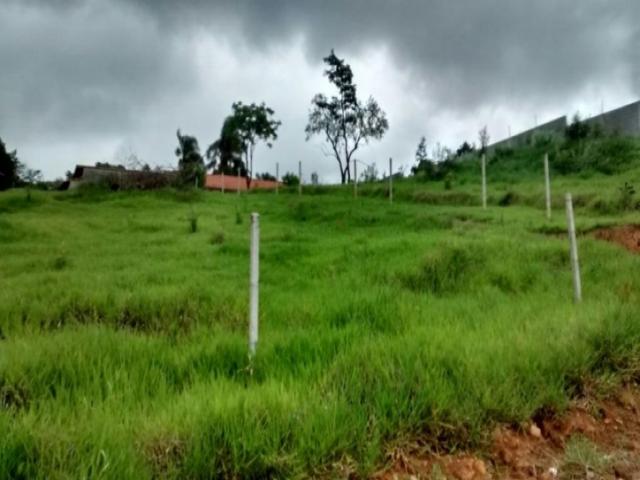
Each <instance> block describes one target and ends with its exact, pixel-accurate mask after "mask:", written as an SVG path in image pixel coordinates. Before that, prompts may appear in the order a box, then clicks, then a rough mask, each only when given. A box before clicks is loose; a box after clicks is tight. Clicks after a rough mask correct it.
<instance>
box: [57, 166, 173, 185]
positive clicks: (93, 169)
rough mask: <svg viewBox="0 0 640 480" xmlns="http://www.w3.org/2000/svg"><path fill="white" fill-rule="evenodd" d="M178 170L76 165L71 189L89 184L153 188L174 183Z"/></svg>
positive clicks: (71, 179)
mask: <svg viewBox="0 0 640 480" xmlns="http://www.w3.org/2000/svg"><path fill="white" fill-rule="evenodd" d="M177 175H178V174H177V172H170V171H160V170H127V169H126V168H125V167H123V166H122V165H109V164H102V163H98V164H96V165H94V166H91V165H76V168H75V170H74V171H73V175H72V176H71V178H70V179H69V189H70V190H71V189H74V188H78V187H80V186H81V185H87V184H94V185H95V184H106V185H108V186H109V187H110V188H112V189H114V190H117V189H120V188H123V189H131V188H139V189H151V188H162V187H167V186H170V185H173V184H174V183H175V181H176V179H177Z"/></svg>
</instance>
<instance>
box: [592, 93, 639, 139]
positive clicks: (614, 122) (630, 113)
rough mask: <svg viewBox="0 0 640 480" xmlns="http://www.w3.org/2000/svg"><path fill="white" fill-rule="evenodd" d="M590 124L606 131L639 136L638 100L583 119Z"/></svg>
mask: <svg viewBox="0 0 640 480" xmlns="http://www.w3.org/2000/svg"><path fill="white" fill-rule="evenodd" d="M585 123H588V124H590V125H594V124H598V125H600V126H601V127H602V129H603V130H604V131H605V132H606V133H616V134H619V135H629V136H633V137H638V136H640V101H637V102H633V103H630V104H629V105H625V106H624V107H620V108H616V109H615V110H610V111H608V112H605V113H603V114H601V115H597V116H595V117H591V118H589V119H587V120H585Z"/></svg>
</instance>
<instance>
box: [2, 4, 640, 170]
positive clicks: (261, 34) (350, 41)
mask: <svg viewBox="0 0 640 480" xmlns="http://www.w3.org/2000/svg"><path fill="white" fill-rule="evenodd" d="M638 19H640V2H638V1H637V0H565V1H558V0H536V1H530V0H456V1H454V0H314V1H312V0H182V1H180V2H178V1H173V0H0V65H1V67H0V138H1V139H2V140H3V141H4V142H5V144H6V145H7V148H8V149H10V150H14V149H17V151H18V157H19V158H20V160H21V161H22V162H24V163H26V164H27V165H28V166H29V167H31V168H35V169H39V170H41V171H42V172H43V174H44V176H45V178H47V179H54V178H56V177H63V176H64V173H65V171H67V170H73V167H74V166H75V165H76V164H93V163H95V162H98V161H100V162H105V161H107V162H116V163H118V162H119V161H120V160H122V159H123V158H126V157H127V156H128V155H129V154H130V153H135V155H136V156H137V157H138V158H140V159H141V160H142V161H143V162H146V163H149V164H150V165H152V166H156V165H158V166H163V167H172V168H175V167H176V164H177V158H176V157H175V154H174V150H175V148H176V145H177V139H176V130H177V129H178V128H180V129H181V131H182V132H183V133H186V134H189V135H194V136H196V137H197V139H198V141H199V143H200V147H201V150H203V151H204V150H206V147H207V146H208V145H209V144H210V143H212V142H213V141H215V140H216V138H217V137H218V135H219V133H220V128H221V126H222V122H223V121H224V118H225V117H226V116H227V115H228V114H229V113H230V112H231V104H232V103H233V102H235V101H242V102H244V103H252V102H255V103H261V102H265V103H266V104H267V105H268V106H270V107H271V108H273V109H274V110H275V112H276V114H275V116H276V118H277V119H279V120H281V121H282V126H281V127H280V130H279V136H278V140H277V141H276V142H275V144H274V145H273V148H271V149H269V148H267V147H266V146H265V145H260V146H258V147H257V149H256V152H255V160H254V162H255V169H256V170H257V171H259V172H264V171H269V172H271V173H275V164H276V162H279V164H280V172H281V174H282V173H284V172H286V171H296V170H297V165H298V161H302V163H303V177H306V180H308V178H309V176H310V174H311V172H316V173H317V174H318V176H319V178H320V181H321V182H323V183H330V182H336V181H338V180H339V171H338V167H337V162H336V161H335V159H332V158H331V157H329V156H327V155H326V154H325V152H326V149H325V148H324V147H323V145H324V143H323V139H322V138H321V137H317V138H313V139H311V140H309V141H307V140H306V138H305V133H304V128H305V125H306V122H307V117H308V113H309V108H310V102H311V98H312V97H313V96H314V94H316V93H320V92H322V93H326V94H332V93H333V92H334V91H333V89H332V86H331V85H330V84H329V82H328V80H327V78H326V77H324V76H323V71H324V65H323V62H322V59H323V57H325V56H327V54H328V53H329V52H330V50H331V49H335V52H336V54H337V55H338V56H339V57H341V58H344V59H345V60H346V61H347V63H349V64H350V65H351V67H352V69H353V72H354V79H355V83H356V84H357V92H358V96H359V97H360V98H361V99H362V100H366V98H368V97H369V96H373V97H374V98H375V99H376V100H377V101H378V103H379V104H380V106H381V107H382V109H383V110H384V111H385V112H386V114H387V118H388V120H389V131H388V132H387V134H386V135H385V137H384V138H383V139H382V140H380V141H372V142H371V143H369V144H366V145H364V146H362V147H361V149H359V150H358V152H357V154H356V158H358V159H359V160H360V161H361V162H364V163H367V164H375V165H376V166H377V168H378V170H379V171H380V172H384V171H385V169H386V168H387V165H388V158H389V157H393V159H394V166H398V167H404V168H405V169H406V170H408V169H409V168H410V167H411V165H412V164H414V162H415V160H414V154H415V150H416V146H417V144H418V142H419V140H420V137H422V136H425V137H426V139H427V144H428V146H429V149H430V150H433V149H434V148H436V145H437V144H438V143H439V144H441V145H443V146H447V147H450V148H456V147H457V146H459V145H460V144H461V143H462V142H463V141H465V140H467V141H470V142H477V138H478V130H479V129H480V128H482V127H483V126H484V125H486V126H487V128H488V132H489V135H490V138H491V141H497V140H500V139H502V138H504V137H506V136H507V133H508V131H511V132H512V133H516V132H518V131H520V130H524V129H527V128H530V127H532V126H534V125H535V124H536V123H543V122H545V121H547V120H550V119H552V118H555V117H557V116H560V115H565V114H566V115H569V116H571V115H573V114H574V113H575V112H580V114H581V115H582V116H589V115H595V114H598V113H600V111H601V110H602V109H604V110H605V111H606V110H608V109H612V108H615V107H617V106H621V105H624V104H626V103H630V102H632V101H635V100H637V99H638V98H640V50H639V49H638V47H639V46H640V26H639V25H640V22H638Z"/></svg>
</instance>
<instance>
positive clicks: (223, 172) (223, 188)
mask: <svg viewBox="0 0 640 480" xmlns="http://www.w3.org/2000/svg"><path fill="white" fill-rule="evenodd" d="M222 193H224V172H222Z"/></svg>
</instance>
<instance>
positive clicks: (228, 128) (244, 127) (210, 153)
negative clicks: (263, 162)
mask: <svg viewBox="0 0 640 480" xmlns="http://www.w3.org/2000/svg"><path fill="white" fill-rule="evenodd" d="M231 108H232V110H233V112H232V114H231V115H229V116H228V117H227V118H226V119H225V121H224V123H223V125H222V130H221V132H220V138H218V140H216V141H215V142H213V143H212V144H211V145H209V148H207V158H208V159H209V163H208V164H207V167H208V168H211V169H213V170H214V171H217V172H221V173H225V174H229V175H231V174H235V173H237V171H238V168H239V169H240V170H241V172H242V174H243V175H246V176H247V184H250V183H251V177H252V176H253V171H254V170H253V154H254V151H255V147H256V145H257V144H258V142H261V141H262V142H265V143H266V145H267V147H269V148H271V147H272V146H273V142H274V141H275V140H276V139H277V138H278V133H277V131H278V127H279V126H280V125H281V123H282V122H280V121H278V120H275V119H274V113H275V112H274V111H273V109H271V108H269V107H267V106H266V105H265V104H264V103H262V104H260V105H256V104H255V103H252V104H250V105H244V104H243V103H242V102H236V103H234V104H233V105H232V106H231Z"/></svg>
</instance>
